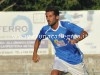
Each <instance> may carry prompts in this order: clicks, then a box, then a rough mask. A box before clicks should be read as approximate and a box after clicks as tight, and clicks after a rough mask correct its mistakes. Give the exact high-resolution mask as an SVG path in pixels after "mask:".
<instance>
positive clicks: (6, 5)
mask: <svg viewBox="0 0 100 75" xmlns="http://www.w3.org/2000/svg"><path fill="white" fill-rule="evenodd" d="M49 5H55V6H57V7H58V8H59V9H60V10H88V9H89V10H91V9H92V10H95V9H100V0H0V10H1V11H40V10H41V11H42V10H45V8H46V7H47V6H49Z"/></svg>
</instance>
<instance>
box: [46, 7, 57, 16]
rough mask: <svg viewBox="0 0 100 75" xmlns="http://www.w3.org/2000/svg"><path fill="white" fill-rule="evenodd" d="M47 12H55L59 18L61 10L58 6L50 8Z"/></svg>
mask: <svg viewBox="0 0 100 75" xmlns="http://www.w3.org/2000/svg"><path fill="white" fill-rule="evenodd" d="M45 11H46V12H49V11H54V14H55V15H56V16H59V9H58V8H57V6H48V7H47V8H46V10H45Z"/></svg>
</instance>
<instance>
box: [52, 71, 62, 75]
mask: <svg viewBox="0 0 100 75" xmlns="http://www.w3.org/2000/svg"><path fill="white" fill-rule="evenodd" d="M51 75H62V72H61V71H59V70H52V71H51Z"/></svg>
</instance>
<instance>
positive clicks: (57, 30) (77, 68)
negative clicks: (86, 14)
mask: <svg viewBox="0 0 100 75" xmlns="http://www.w3.org/2000/svg"><path fill="white" fill-rule="evenodd" d="M45 15H46V19H47V22H48V24H47V25H46V26H44V27H43V28H42V29H41V30H40V33H39V35H38V37H37V39H36V41H35V44H34V52H33V57H32V59H33V61H34V62H38V61H39V55H38V54H37V51H38V48H39V45H40V43H41V40H42V39H44V38H46V37H48V38H49V39H50V41H51V42H52V44H53V46H54V48H55V58H54V64H53V69H52V71H51V75H61V73H62V72H65V73H67V72H69V73H71V74H72V75H88V74H87V71H86V68H85V65H84V63H83V53H82V52H81V51H80V49H79V48H78V47H77V46H76V43H78V42H79V41H81V40H83V39H84V38H85V37H87V36H88V33H87V32H86V31H84V29H83V28H81V27H79V26H77V25H75V24H73V23H70V22H68V21H60V20H59V10H58V9H57V8H56V7H55V6H49V7H47V8H46V13H45ZM74 35H78V36H77V37H74ZM41 36H43V37H41Z"/></svg>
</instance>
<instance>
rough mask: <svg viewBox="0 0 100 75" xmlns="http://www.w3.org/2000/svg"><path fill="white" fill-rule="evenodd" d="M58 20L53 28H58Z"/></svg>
mask: <svg viewBox="0 0 100 75" xmlns="http://www.w3.org/2000/svg"><path fill="white" fill-rule="evenodd" d="M58 24H59V23H58V22H56V23H55V24H54V25H53V26H51V28H52V29H54V30H56V29H57V28H58Z"/></svg>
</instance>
